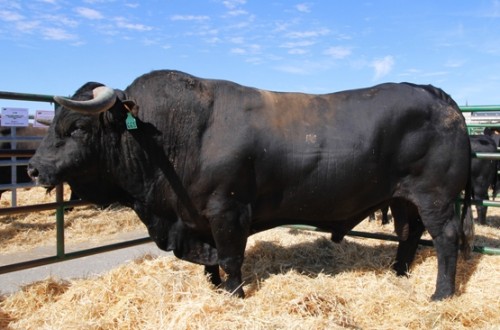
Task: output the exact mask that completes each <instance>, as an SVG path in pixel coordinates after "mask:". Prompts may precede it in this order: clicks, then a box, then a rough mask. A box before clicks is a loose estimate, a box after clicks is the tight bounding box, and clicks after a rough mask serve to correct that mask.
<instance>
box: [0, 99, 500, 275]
mask: <svg viewBox="0 0 500 330" xmlns="http://www.w3.org/2000/svg"><path fill="white" fill-rule="evenodd" d="M0 99H10V100H22V101H35V102H48V103H53V96H51V95H40V94H24V93H11V92H0ZM461 110H462V111H464V112H484V111H497V112H500V106H474V107H461ZM498 118H499V123H500V116H499V117H498ZM468 126H469V125H468ZM469 127H500V124H484V123H483V124H481V123H478V124H471V125H470V126H469ZM33 153H34V150H9V151H5V150H0V158H5V157H8V158H13V161H12V164H11V165H12V166H15V165H16V164H17V165H20V164H23V163H16V160H15V157H30V156H31V155H32V154H33ZM473 156H474V157H478V158H484V159H498V160H500V153H476V154H475V155H473ZM7 186H8V187H9V188H13V187H12V186H14V189H15V186H16V184H15V183H14V185H7ZM7 186H5V187H7ZM17 187H19V186H17ZM0 188H1V186H0ZM63 189H64V188H63V186H62V185H59V186H57V187H56V189H55V190H56V194H55V202H53V203H45V204H38V205H29V206H13V207H8V208H0V216H3V215H12V214H19V213H29V212H37V211H46V210H54V209H55V210H56V216H55V218H56V219H55V221H56V254H55V255H54V256H51V257H46V258H40V259H34V260H29V261H25V262H20V263H15V264H10V265H5V266H0V274H4V273H8V272H13V271H17V270H22V269H27V268H31V267H37V266H41V265H47V264H51V263H55V262H60V261H64V260H70V259H74V258H79V257H84V256H89V255H92V254H97V253H102V252H106V251H111V250H115V249H120V248H125V247H129V246H134V245H139V244H143V243H147V242H150V241H151V239H150V238H149V237H144V238H139V239H134V240H129V241H123V242H119V243H114V244H109V245H104V246H99V247H95V248H91V249H86V250H79V251H75V252H71V253H66V252H65V241H64V210H65V208H68V207H75V206H83V205H88V203H86V202H84V201H81V200H79V201H64V198H63V193H64V191H63ZM474 203H475V204H482V205H485V206H494V207H500V202H496V201H474ZM14 204H15V203H14ZM293 228H299V229H307V230H317V229H316V228H314V227H310V226H293ZM348 235H349V236H357V237H364V238H373V239H382V240H389V241H397V240H398V239H397V237H396V236H393V235H386V234H380V233H364V232H359V231H351V232H349V234H348ZM420 244H421V245H425V246H432V241H430V240H420ZM474 251H475V252H480V253H485V254H500V249H498V248H491V247H483V246H475V247H474Z"/></svg>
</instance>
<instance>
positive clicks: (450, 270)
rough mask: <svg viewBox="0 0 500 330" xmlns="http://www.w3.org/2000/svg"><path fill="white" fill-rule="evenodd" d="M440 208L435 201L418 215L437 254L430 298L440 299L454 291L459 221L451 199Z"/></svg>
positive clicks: (449, 295)
mask: <svg viewBox="0 0 500 330" xmlns="http://www.w3.org/2000/svg"><path fill="white" fill-rule="evenodd" d="M441 205H443V207H442V208H437V207H436V202H434V203H433V205H432V206H433V207H434V209H433V208H432V206H431V205H427V206H428V207H427V208H425V207H424V208H422V210H421V211H420V215H421V217H422V222H423V223H424V225H425V227H426V228H427V231H428V232H429V234H430V235H431V237H432V241H433V243H434V247H435V249H436V254H437V262H438V274H437V280H436V291H435V292H434V294H433V295H432V297H431V299H432V300H442V299H445V298H448V297H451V296H452V295H453V294H454V293H455V275H456V270H457V259H458V248H459V237H460V235H459V227H458V224H459V221H458V218H457V217H458V215H457V214H455V210H454V203H453V201H448V203H446V204H445V203H443V204H441ZM445 205H446V206H445Z"/></svg>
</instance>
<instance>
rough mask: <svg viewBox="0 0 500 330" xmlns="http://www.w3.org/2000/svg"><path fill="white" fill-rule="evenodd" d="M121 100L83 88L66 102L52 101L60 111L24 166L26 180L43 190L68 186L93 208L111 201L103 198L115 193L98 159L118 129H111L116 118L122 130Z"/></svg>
mask: <svg viewBox="0 0 500 330" xmlns="http://www.w3.org/2000/svg"><path fill="white" fill-rule="evenodd" d="M123 95H124V94H123V92H121V91H119V90H117V91H115V90H113V89H112V88H109V87H106V86H103V85H102V84H98V83H87V84H85V85H84V86H83V87H81V88H80V89H79V90H78V91H77V92H76V93H75V95H74V96H73V97H72V98H71V99H70V98H65V97H61V96H55V97H54V100H55V101H56V102H57V103H58V104H60V105H61V106H60V107H59V108H58V109H57V111H56V116H55V117H54V119H53V122H52V124H51V126H50V128H49V131H48V133H47V135H46V137H45V138H44V140H43V141H42V143H41V144H40V146H39V147H38V150H37V152H36V153H35V155H34V156H33V157H32V158H31V160H30V162H29V165H28V174H29V176H30V177H31V178H32V179H33V180H34V181H36V182H37V184H39V185H42V186H45V187H51V186H55V185H57V184H60V183H62V182H68V183H69V184H70V186H71V187H72V189H73V190H74V191H75V192H76V193H77V194H79V195H80V196H82V197H83V198H84V199H87V200H90V201H94V202H96V203H109V202H114V201H116V200H108V198H107V197H105V195H106V194H107V193H108V194H111V193H110V191H112V190H115V191H116V189H115V187H112V184H111V183H110V182H109V179H108V178H107V177H106V170H105V169H104V168H106V167H107V166H108V165H109V164H107V160H106V159H104V156H103V155H105V154H106V153H109V150H110V149H112V148H113V146H112V144H113V141H117V140H119V138H118V135H119V134H121V133H120V132H122V131H123V129H124V128H123V129H116V127H115V126H116V125H117V124H116V123H117V122H118V117H120V118H119V119H120V120H119V122H120V123H121V125H122V127H123V126H124V121H123V120H121V119H123V118H125V116H126V114H127V112H128V110H127V108H126V105H124V103H123V102H122V101H121V100H120V99H123V98H124V96H123ZM104 142H106V143H104ZM101 193H102V194H101ZM101 195H102V196H101ZM93 197H95V198H93ZM109 197H110V198H112V199H116V197H113V196H109ZM93 199H94V200H93Z"/></svg>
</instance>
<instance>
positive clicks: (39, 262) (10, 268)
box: [0, 237, 151, 274]
mask: <svg viewBox="0 0 500 330" xmlns="http://www.w3.org/2000/svg"><path fill="white" fill-rule="evenodd" d="M149 242H151V238H150V237H143V238H138V239H133V240H129V241H123V242H118V243H113V244H109V245H103V246H98V247H95V248H90V249H85V250H79V251H75V252H68V253H65V254H64V256H62V257H60V256H51V257H47V258H40V259H34V260H28V261H24V262H19V263H15V264H10V265H5V266H0V274H5V273H10V272H15V271H19V270H24V269H28V268H33V267H38V266H43V265H48V264H53V263H56V262H61V261H67V260H71V259H76V258H81V257H88V256H91V255H94V254H99V253H103V252H109V251H113V250H117V249H123V248H127V247H131V246H136V245H140V244H145V243H149Z"/></svg>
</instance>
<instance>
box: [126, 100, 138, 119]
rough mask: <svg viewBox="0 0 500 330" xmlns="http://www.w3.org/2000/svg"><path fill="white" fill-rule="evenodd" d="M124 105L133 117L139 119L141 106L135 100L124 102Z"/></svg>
mask: <svg viewBox="0 0 500 330" xmlns="http://www.w3.org/2000/svg"><path fill="white" fill-rule="evenodd" d="M122 104H123V106H124V107H125V108H126V109H127V110H128V111H129V112H130V113H131V114H132V116H134V117H137V115H138V114H139V106H138V105H137V104H136V103H135V101H134V100H124V101H122Z"/></svg>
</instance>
